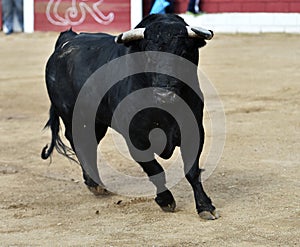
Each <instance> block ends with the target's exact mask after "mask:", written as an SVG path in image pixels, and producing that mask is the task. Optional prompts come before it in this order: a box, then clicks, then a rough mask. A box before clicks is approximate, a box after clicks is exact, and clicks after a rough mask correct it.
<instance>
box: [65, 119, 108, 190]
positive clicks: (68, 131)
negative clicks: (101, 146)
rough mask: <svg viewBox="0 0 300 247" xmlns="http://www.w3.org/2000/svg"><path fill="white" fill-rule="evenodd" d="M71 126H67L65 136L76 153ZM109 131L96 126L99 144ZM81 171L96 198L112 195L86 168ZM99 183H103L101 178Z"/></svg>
mask: <svg viewBox="0 0 300 247" xmlns="http://www.w3.org/2000/svg"><path fill="white" fill-rule="evenodd" d="M70 126H71V125H66V124H65V127H66V131H65V136H66V138H67V139H68V141H69V142H70V145H71V147H72V149H73V150H74V152H75V146H74V142H73V137H72V128H71V127H70ZM106 131H107V126H104V125H102V124H98V125H96V139H97V143H99V142H100V141H101V139H102V138H103V137H104V136H105V133H106ZM81 169H82V174H83V179H84V183H85V184H86V186H87V188H88V189H89V190H90V191H91V192H92V193H93V194H94V195H96V196H99V195H108V194H110V193H109V191H107V190H106V189H105V186H104V184H102V183H101V184H98V183H96V182H95V181H94V180H93V179H92V178H91V177H90V176H89V174H88V173H87V172H86V171H85V170H84V168H83V167H82V165H81ZM99 181H100V182H101V179H100V178H99Z"/></svg>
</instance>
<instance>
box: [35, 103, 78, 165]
mask: <svg viewBox="0 0 300 247" xmlns="http://www.w3.org/2000/svg"><path fill="white" fill-rule="evenodd" d="M44 128H50V129H51V132H52V138H51V144H50V146H49V147H48V145H46V146H45V147H44V148H43V150H42V153H41V157H42V159H44V160H45V159H48V158H49V157H50V155H51V154H52V152H53V150H54V148H55V149H56V150H57V152H58V153H60V154H62V155H64V156H66V157H67V158H69V159H71V160H73V161H75V162H77V161H76V160H75V159H74V158H73V157H72V156H74V152H73V150H72V149H71V148H69V147H68V146H66V145H65V144H64V143H63V141H62V140H61V138H60V136H59V130H60V123H59V116H58V115H57V113H56V112H55V109H54V107H53V106H52V105H51V107H50V111H49V120H48V122H47V123H46V125H45V127H44Z"/></svg>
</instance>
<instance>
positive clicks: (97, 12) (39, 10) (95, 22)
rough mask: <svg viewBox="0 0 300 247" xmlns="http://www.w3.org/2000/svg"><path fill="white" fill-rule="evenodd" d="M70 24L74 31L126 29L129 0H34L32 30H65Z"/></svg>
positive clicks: (128, 25)
mask: <svg viewBox="0 0 300 247" xmlns="http://www.w3.org/2000/svg"><path fill="white" fill-rule="evenodd" d="M72 7H73V8H72ZM72 10H73V13H72ZM72 14H73V16H72ZM99 22H101V23H99ZM70 27H72V28H73V30H75V31H87V32H122V31H125V30H128V29H130V0H102V1H99V0H89V1H84V0H77V1H76V5H75V6H73V5H72V0H61V1H59V0H35V1H34V29H35V30H37V31H64V30H66V29H68V28H70Z"/></svg>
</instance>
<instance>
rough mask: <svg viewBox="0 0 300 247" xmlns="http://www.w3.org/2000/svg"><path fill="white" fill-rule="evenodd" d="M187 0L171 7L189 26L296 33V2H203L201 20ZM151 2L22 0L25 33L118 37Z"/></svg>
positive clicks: (299, 20)
mask: <svg viewBox="0 0 300 247" xmlns="http://www.w3.org/2000/svg"><path fill="white" fill-rule="evenodd" d="M188 1H189V0H174V9H175V13H177V14H180V15H181V16H182V17H183V18H184V19H185V20H186V21H187V22H188V23H189V24H190V25H197V26H198V25H204V26H206V27H209V28H212V29H214V30H216V31H218V32H229V33H232V32H250V33H251V32H254V33H257V32H291V33H300V14H299V13H300V1H299V0H281V1H278V0H201V1H200V2H201V9H202V10H203V11H204V12H205V14H203V15H200V16H190V15H186V14H185V12H186V8H187V5H188ZM151 2H152V0H88V1H86V0H24V30H25V32H33V31H63V30H66V29H68V28H70V27H72V28H73V29H74V30H75V31H90V32H94V31H96V32H111V33H118V32H122V31H125V30H128V29H130V28H133V27H134V26H135V25H136V24H137V23H138V22H139V21H140V20H141V19H142V17H143V16H145V15H147V14H148V13H149V11H150V7H151ZM0 8H1V0H0ZM0 12H1V11H0ZM0 17H1V16H0ZM1 20H2V18H0V26H2V23H1Z"/></svg>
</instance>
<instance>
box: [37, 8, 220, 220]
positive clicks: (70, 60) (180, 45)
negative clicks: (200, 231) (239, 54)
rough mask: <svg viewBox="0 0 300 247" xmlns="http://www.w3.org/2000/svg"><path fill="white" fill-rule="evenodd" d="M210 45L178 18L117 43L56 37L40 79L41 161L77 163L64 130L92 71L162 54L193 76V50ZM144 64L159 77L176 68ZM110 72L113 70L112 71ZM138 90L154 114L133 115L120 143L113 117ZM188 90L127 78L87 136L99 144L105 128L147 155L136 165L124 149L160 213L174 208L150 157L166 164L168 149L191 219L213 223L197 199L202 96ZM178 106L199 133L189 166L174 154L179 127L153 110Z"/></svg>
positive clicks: (166, 78)
mask: <svg viewBox="0 0 300 247" xmlns="http://www.w3.org/2000/svg"><path fill="white" fill-rule="evenodd" d="M212 37H213V32H212V31H210V30H206V29H203V28H200V27H190V26H189V25H188V24H187V23H186V22H185V21H184V20H183V19H182V18H181V17H179V16H177V15H171V14H165V15H159V14H157V15H150V16H147V17H145V18H144V19H143V20H142V21H141V22H140V23H139V24H138V25H137V26H136V28H135V29H133V30H130V31H127V32H124V33H122V34H120V35H118V36H113V35H110V34H106V33H79V34H77V33H75V32H73V31H72V30H68V31H65V32H62V33H61V34H60V36H59V37H58V39H57V41H56V44H55V49H54V52H53V54H52V55H51V56H50V58H49V60H48V62H47V65H46V76H45V79H46V85H47V90H48V95H49V98H50V101H51V106H50V111H49V115H50V117H49V120H48V122H47V124H46V126H45V127H50V129H51V132H52V140H51V143H50V146H49V147H48V145H47V146H45V147H44V148H43V150H42V154H41V157H42V158H43V159H47V158H48V157H49V156H50V155H51V153H52V152H53V150H54V148H56V150H57V151H58V152H59V153H62V154H64V155H66V156H67V157H69V158H71V159H74V158H72V156H71V152H73V154H75V155H77V158H78V153H79V152H80V150H79V149H78V147H76V145H75V143H74V134H76V133H74V126H72V125H73V121H72V119H73V117H74V116H73V111H74V107H75V105H76V100H77V98H78V95H79V93H80V90H81V89H82V88H83V86H84V85H85V83H86V81H87V80H88V78H89V77H90V76H91V75H92V74H93V73H95V72H96V71H97V69H99V68H101V67H102V66H104V65H105V64H107V63H109V62H110V61H113V60H114V59H117V58H120V57H122V56H125V55H128V54H135V53H138V52H163V53H164V54H172V55H176V56H179V57H181V58H184V59H186V60H187V61H189V62H191V63H192V64H193V65H195V67H196V68H197V65H198V61H199V48H201V47H203V46H205V45H206V40H210V39H211V38H212ZM150 60H151V59H149V63H151V62H152V63H153V64H154V66H155V63H157V64H159V66H164V65H166V70H176V68H175V67H176V66H175V65H174V66H173V63H172V61H169V60H168V61H164V63H163V64H161V63H159V62H158V61H156V62H155V61H154V62H153V61H150ZM133 63H134V62H133ZM136 63H139V61H136ZM126 66H132V65H130V64H128V65H127V63H126V64H124V66H122V69H124V67H125V70H126ZM142 66H143V65H142ZM145 66H147V64H145ZM112 69H115V70H118V69H119V68H112ZM188 73H191V74H193V75H197V70H196V69H194V70H192V71H189V72H188ZM196 77H197V76H196ZM100 84H101V82H100ZM145 88H147V89H149V88H150V90H152V96H151V97H152V98H151V97H150V99H148V100H150V101H151V100H152V99H153V104H154V106H155V105H156V106H158V107H149V108H147V109H144V110H141V111H138V112H137V114H136V115H135V116H134V118H133V119H132V121H131V123H130V128H129V132H130V133H129V135H127V134H126V133H124V130H123V129H122V128H117V127H114V126H113V125H112V118H113V114H114V111H115V110H116V109H117V107H118V104H120V102H122V100H124V99H125V98H126V97H127V96H128V95H130V94H131V93H134V92H136V91H138V90H141V89H145ZM192 88H193V89H191V87H190V86H188V85H187V84H186V83H184V82H182V81H181V80H180V79H176V78H174V77H172V76H170V75H169V74H163V73H151V71H148V72H147V73H146V72H145V73H138V74H136V75H130V76H128V77H126V78H123V79H122V80H121V81H120V82H118V83H116V84H114V86H113V87H111V88H110V90H108V91H107V92H106V93H105V96H104V97H103V98H102V100H101V102H100V104H99V106H98V109H97V113H96V117H95V122H94V123H93V128H94V132H95V136H96V141H97V144H99V142H100V141H101V140H102V138H103V137H104V136H105V134H106V132H107V129H108V127H111V128H115V129H116V130H117V131H118V132H119V133H121V135H123V136H124V138H125V140H126V142H127V143H129V142H130V143H132V145H131V146H133V147H134V148H137V149H139V150H148V152H147V155H148V156H147V160H141V159H140V157H138V156H139V155H138V154H136V153H135V152H134V151H133V149H134V148H130V147H129V146H128V147H129V151H130V154H131V156H132V157H133V159H134V160H135V161H137V163H139V164H140V166H141V167H142V169H143V170H144V172H145V173H146V174H147V175H148V176H149V179H150V181H151V182H152V183H153V184H154V185H155V187H156V191H157V193H156V198H155V201H156V203H157V204H158V205H159V206H160V207H161V209H162V210H164V211H169V212H174V210H175V207H176V203H175V200H174V197H173V195H172V193H171V192H170V190H169V189H168V188H167V186H166V178H165V172H164V169H163V168H162V166H161V165H160V164H159V163H158V162H157V160H156V159H155V156H154V155H155V154H157V155H159V156H160V157H162V158H164V159H168V158H170V157H171V156H172V154H173V151H174V149H175V147H176V146H178V147H180V149H181V153H182V159H183V162H184V172H185V177H186V179H187V180H188V182H189V183H190V184H191V187H192V189H193V192H194V198H195V204H196V210H197V213H198V214H199V216H200V217H201V218H204V219H217V218H218V213H217V212H216V210H215V207H214V206H213V204H212V201H211V199H210V198H209V197H208V196H207V194H206V193H205V191H204V189H203V186H202V182H201V172H202V169H200V167H199V158H200V155H201V152H202V148H203V144H204V134H205V133H204V128H203V123H202V120H203V107H204V102H203V98H202V97H201V95H202V93H201V90H200V86H199V82H198V79H197V80H196V82H194V83H193V85H192ZM195 91H197V93H195ZM199 95H200V96H199ZM179 98H180V99H183V100H184V102H185V103H186V104H187V105H188V107H189V109H190V110H191V112H192V113H193V114H194V117H195V119H196V123H197V127H196V128H197V133H199V136H198V139H199V140H197V141H198V142H199V145H198V146H197V150H196V151H197V152H196V155H195V157H194V158H193V159H191V158H190V157H189V151H183V150H182V143H183V140H182V136H181V135H180V131H181V127H182V126H180V125H181V124H180V123H178V122H177V121H176V119H174V117H173V116H172V114H169V113H168V112H166V111H165V110H164V109H162V108H161V106H165V107H171V108H170V109H173V111H174V112H176V111H177V112H178V111H183V109H181V108H180V106H179V105H177V104H178V102H179ZM142 101H143V98H139V99H138V100H135V99H133V100H132V101H131V105H130V107H129V108H134V107H135V106H136V105H139V104H140V103H141V102H142ZM152 106H153V105H152ZM126 115H127V112H124V113H123V117H124V119H125V118H126ZM60 119H61V120H62V121H63V124H64V127H65V137H66V139H67V140H68V141H69V143H70V145H71V148H69V147H67V146H66V145H65V144H64V143H63V141H62V139H61V138H60V135H59V131H60ZM120 122H122V121H119V125H120ZM121 125H122V124H121ZM116 126H117V125H116ZM183 126H184V124H183ZM155 128H159V129H161V130H163V131H164V133H165V139H166V140H165V143H164V144H165V145H164V148H163V149H162V150H161V151H160V152H158V151H157V150H156V147H155V145H154V147H152V148H149V147H150V146H151V143H152V142H153V141H154V142H155V141H156V143H158V146H159V145H160V142H161V140H160V139H159V137H157V136H155V135H154V137H152V140H149V138H150V137H149V133H150V132H151V131H152V130H153V129H155ZM185 128H187V127H185ZM194 131H195V130H189V131H188V133H189V134H188V135H189V136H188V139H189V140H193V139H194V138H195V135H194ZM196 136H197V135H196ZM150 139H151V138H150ZM153 139H154V140H153ZM88 142H89V140H86V143H83V144H82V145H83V146H85V145H87V144H88ZM191 143H193V142H191ZM192 148H194V146H192V144H191V145H190V146H189V144H185V150H189V149H192ZM79 161H80V163H81V168H82V172H83V179H84V182H85V184H86V186H87V187H88V188H89V189H90V190H91V191H92V192H93V193H94V194H96V195H97V194H101V193H106V192H107V190H106V188H105V185H104V184H103V183H102V181H101V179H100V177H99V178H97V179H95V178H94V177H92V176H91V174H90V172H89V171H88V169H87V166H86V165H83V164H82V162H81V161H82V160H80V159H79Z"/></svg>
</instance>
